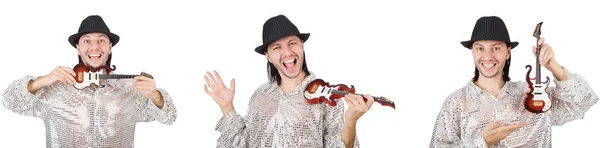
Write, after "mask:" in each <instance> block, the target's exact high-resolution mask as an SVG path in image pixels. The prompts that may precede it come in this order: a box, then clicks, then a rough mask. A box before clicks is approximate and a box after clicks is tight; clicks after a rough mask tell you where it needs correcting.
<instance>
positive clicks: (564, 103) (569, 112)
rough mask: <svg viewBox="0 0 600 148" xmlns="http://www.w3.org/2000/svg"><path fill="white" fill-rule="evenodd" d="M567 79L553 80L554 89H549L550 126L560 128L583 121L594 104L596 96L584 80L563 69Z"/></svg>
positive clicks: (596, 99)
mask: <svg viewBox="0 0 600 148" xmlns="http://www.w3.org/2000/svg"><path fill="white" fill-rule="evenodd" d="M564 71H565V73H566V74H567V77H568V79H567V80H565V81H558V80H556V79H555V80H554V82H555V84H556V87H554V88H552V87H549V90H548V92H549V93H550V95H551V97H552V98H553V99H552V108H551V110H552V114H551V115H552V125H553V126H562V125H564V124H565V123H567V122H570V121H573V120H576V119H583V117H584V114H585V112H587V111H588V109H590V108H591V107H592V106H593V105H594V104H596V102H598V96H597V95H596V94H595V93H594V91H592V88H590V86H589V85H588V83H587V81H585V79H584V78H583V77H582V76H581V75H579V74H576V73H571V72H569V71H568V70H567V69H566V68H565V69H564Z"/></svg>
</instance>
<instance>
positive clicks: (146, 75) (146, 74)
mask: <svg viewBox="0 0 600 148" xmlns="http://www.w3.org/2000/svg"><path fill="white" fill-rule="evenodd" d="M140 75H142V76H144V77H148V78H150V79H154V77H152V75H150V74H148V73H146V72H142V73H141V74H140Z"/></svg>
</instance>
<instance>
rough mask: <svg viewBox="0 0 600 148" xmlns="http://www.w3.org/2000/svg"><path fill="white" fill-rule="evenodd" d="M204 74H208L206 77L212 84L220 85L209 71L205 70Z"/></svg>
mask: <svg viewBox="0 0 600 148" xmlns="http://www.w3.org/2000/svg"><path fill="white" fill-rule="evenodd" d="M206 74H207V75H208V79H209V80H210V82H211V83H212V86H213V87H214V86H216V87H221V86H220V84H219V82H217V80H216V79H215V77H214V76H213V75H212V74H211V73H210V72H208V71H207V72H206Z"/></svg>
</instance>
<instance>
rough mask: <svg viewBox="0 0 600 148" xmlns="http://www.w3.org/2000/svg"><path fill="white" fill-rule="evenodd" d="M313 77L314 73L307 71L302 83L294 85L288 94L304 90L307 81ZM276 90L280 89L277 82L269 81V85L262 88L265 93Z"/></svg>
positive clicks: (314, 77)
mask: <svg viewBox="0 0 600 148" xmlns="http://www.w3.org/2000/svg"><path fill="white" fill-rule="evenodd" d="M314 79H316V76H315V73H313V72H311V71H309V74H308V76H306V78H304V80H302V83H301V84H300V85H299V86H296V88H294V89H293V90H292V91H291V92H290V94H295V93H301V92H304V89H305V88H306V85H308V83H310V82H311V81H313V80H314ZM276 90H281V88H280V87H279V85H277V82H269V86H268V87H266V89H265V90H264V92H265V93H272V92H273V91H276Z"/></svg>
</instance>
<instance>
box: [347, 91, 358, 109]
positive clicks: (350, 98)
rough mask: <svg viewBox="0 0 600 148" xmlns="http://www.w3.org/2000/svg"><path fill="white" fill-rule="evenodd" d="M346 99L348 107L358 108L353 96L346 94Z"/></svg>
mask: <svg viewBox="0 0 600 148" xmlns="http://www.w3.org/2000/svg"><path fill="white" fill-rule="evenodd" d="M344 101H345V102H346V104H348V108H356V103H355V102H354V101H353V100H352V96H349V95H347V94H346V96H344Z"/></svg>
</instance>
